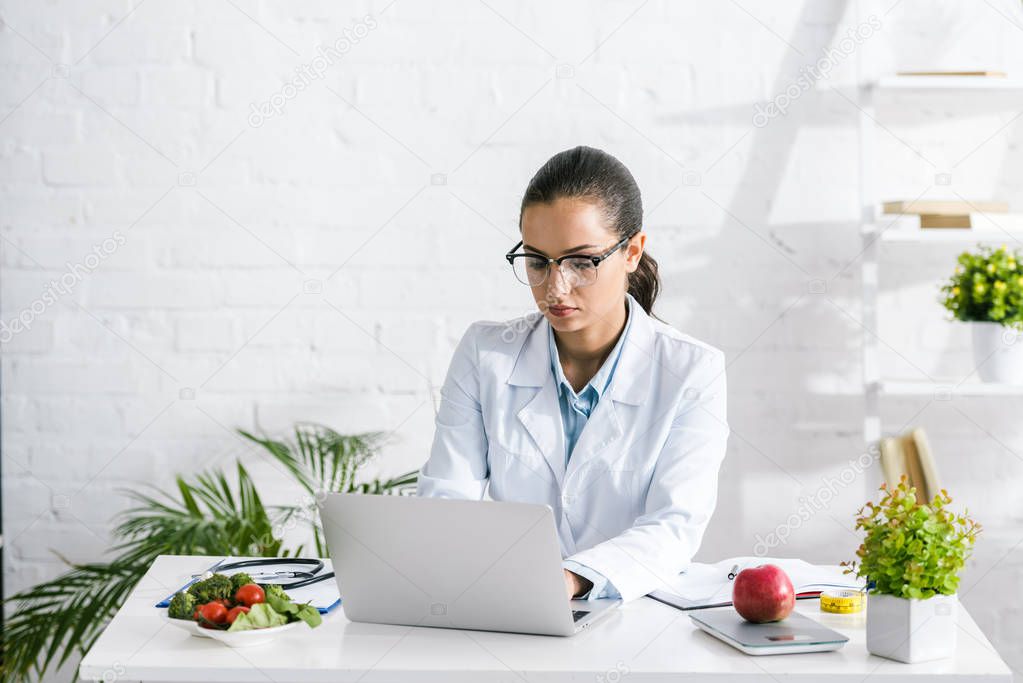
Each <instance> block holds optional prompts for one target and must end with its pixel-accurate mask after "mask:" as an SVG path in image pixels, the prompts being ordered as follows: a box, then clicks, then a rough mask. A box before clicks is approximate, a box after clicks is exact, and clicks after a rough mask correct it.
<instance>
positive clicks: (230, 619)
mask: <svg viewBox="0 0 1023 683" xmlns="http://www.w3.org/2000/svg"><path fill="white" fill-rule="evenodd" d="M248 611H249V608H248V607H246V606H245V605H238V606H237V607H232V608H231V609H229V610H228V611H227V623H229V624H233V623H234V620H235V619H237V618H238V615H239V614H244V613H245V612H248Z"/></svg>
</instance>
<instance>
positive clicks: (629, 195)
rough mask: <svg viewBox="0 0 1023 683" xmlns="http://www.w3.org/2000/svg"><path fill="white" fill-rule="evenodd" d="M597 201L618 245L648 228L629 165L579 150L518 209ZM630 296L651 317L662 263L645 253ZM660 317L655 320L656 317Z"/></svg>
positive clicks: (537, 179)
mask: <svg viewBox="0 0 1023 683" xmlns="http://www.w3.org/2000/svg"><path fill="white" fill-rule="evenodd" d="M562 198H567V199H592V200H593V201H595V202H597V203H598V204H599V205H600V207H601V210H602V211H603V213H604V217H605V219H606V220H607V222H608V225H610V226H611V229H612V230H613V231H614V232H615V233H616V234H617V235H618V238H619V239H625V238H626V237H632V236H633V235H635V234H636V233H637V232H639V231H640V230H641V229H642V228H643V200H642V198H641V197H640V193H639V186H638V185H637V184H636V179H635V178H633V177H632V174H631V173H629V169H627V168H626V167H625V164H623V163H622V162H620V161H618V159H616V158H614V157H613V156H611V155H610V154H608V153H607V152H605V151H603V150H600V149H594V148H593V147H585V146H583V145H580V146H578V147H574V148H572V149H568V150H565V151H564V152H559V153H557V154H555V155H554V156H552V157H551V158H550V159H548V160H547V163H545V164H544V165H543V166H541V167H540V170H539V171H537V172H536V175H534V176H533V178H532V180H530V181H529V186H528V187H526V193H525V194H524V195H523V196H522V206H521V208H520V209H519V229H520V230H521V229H522V214H523V213H524V212H525V210H526V208H527V207H528V206H530V205H532V204H550V203H551V202H553V201H554V200H556V199H562ZM628 284H629V293H630V294H632V296H633V297H635V299H636V301H638V302H639V304H640V305H641V306H642V307H643V310H644V311H646V312H647V313H648V314H649V315H653V307H654V300H655V299H656V298H657V293H658V292H659V291H660V289H661V280H660V278H659V277H658V275H657V261H655V260H654V258H653V256H651V255H650V253H649V252H647V251H646V250H645V249H644V250H643V255H642V256H641V257H640V259H639V266H638V267H637V268H636V270H635V272H632V273H629V281H628ZM655 317H656V316H655Z"/></svg>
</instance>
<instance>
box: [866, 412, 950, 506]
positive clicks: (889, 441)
mask: <svg viewBox="0 0 1023 683" xmlns="http://www.w3.org/2000/svg"><path fill="white" fill-rule="evenodd" d="M880 451H881V471H882V473H883V474H884V480H885V482H886V483H887V484H888V487H889V488H892V487H894V486H896V485H898V483H899V480H900V479H901V478H902V475H906V479H907V480H908V481H907V483H908V484H909V485H910V486H915V487H916V490H917V493H918V494H920V495H919V496H918V498H920V499H922V500H924V501H930V500H932V499H933V498H934V496H935V495H936V494H937V493H938V492H940V491H941V484H940V481H939V479H938V466H937V463H936V462H935V460H934V452H933V451H932V450H931V445H930V442H929V441H928V439H927V434H926V433H925V432H924V430H923V428H922V427H916V428H914V429H912V430H910V431H909V432H906V433H905V434H901V435H899V436H889V437H885V438H883V439H881V442H880Z"/></svg>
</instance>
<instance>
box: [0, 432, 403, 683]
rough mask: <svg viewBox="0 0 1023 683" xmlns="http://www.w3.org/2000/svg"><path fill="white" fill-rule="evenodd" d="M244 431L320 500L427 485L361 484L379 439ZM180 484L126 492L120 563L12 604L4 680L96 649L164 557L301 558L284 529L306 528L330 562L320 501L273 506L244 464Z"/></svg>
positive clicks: (79, 572)
mask: <svg viewBox="0 0 1023 683" xmlns="http://www.w3.org/2000/svg"><path fill="white" fill-rule="evenodd" d="M240 433H241V434H242V435H243V436H244V437H245V438H246V439H249V440H250V441H252V442H253V443H256V444H258V445H260V446H262V447H263V448H264V449H265V452H267V453H269V454H270V455H271V456H272V460H273V462H275V463H277V464H279V465H282V466H283V469H284V471H286V472H287V473H288V474H289V475H291V476H292V477H293V479H294V480H295V481H296V482H298V484H299V485H300V486H301V487H302V488H303V489H304V490H306V491H307V492H308V493H310V494H312V496H313V497H314V498H317V497H319V496H321V495H322V494H323V493H328V492H343V493H353V492H362V493H373V494H385V493H388V494H389V493H405V492H406V491H407V490H408V489H409V488H410V487H413V486H414V485H415V483H416V481H417V478H418V473H417V472H415V471H412V472H407V473H405V474H402V475H400V476H398V477H395V478H393V479H387V480H385V481H380V480H378V479H371V480H368V481H361V480H360V479H359V477H358V471H359V469H360V468H361V467H362V466H363V465H365V464H366V463H367V462H368V461H369V460H370V459H371V458H372V457H373V456H374V455H375V454H376V452H377V450H378V449H379V446H380V445H381V444H382V441H383V439H382V435H381V434H380V433H379V432H372V433H366V434H357V435H342V434H338V433H337V432H335V431H334V430H332V429H329V428H327V427H324V426H322V425H317V424H312V423H300V424H298V425H296V426H295V429H294V434H293V436H292V437H291V438H290V439H288V440H283V441H276V440H271V439H268V438H265V437H255V436H253V435H251V434H249V433H247V432H240ZM175 483H176V486H175V488H174V489H173V490H172V491H171V492H164V491H161V490H159V489H152V490H150V491H147V492H138V491H126V492H125V495H127V496H128V497H129V498H131V499H132V500H133V501H134V506H133V507H131V508H130V509H128V510H126V511H125V512H124V513H122V515H121V517H120V519H119V522H118V524H117V526H116V527H115V529H114V532H113V534H114V537H115V538H116V539H117V543H116V545H115V546H114V547H113V548H112V549H111V551H110V552H111V554H112V555H113V556H114V558H113V559H112V560H111V561H110V562H106V563H103V562H97V563H90V564H75V563H71V562H67V564H68V565H69V567H70V571H68V572H67V573H65V574H63V575H61V576H58V577H57V578H55V579H53V580H51V581H46V582H44V583H41V584H39V585H37V586H34V587H32V588H29V589H28V590H25V591H23V592H21V593H18V594H16V595H13V596H11V597H10V598H8V599H7V600H6V601H5V603H4V606H5V607H6V606H12V607H13V608H14V611H13V614H11V616H10V617H9V618H8V619H7V621H6V623H5V624H4V629H3V635H2V638H3V642H2V645H3V661H2V663H0V680H3V681H20V680H37V679H40V678H42V677H43V675H44V674H45V673H46V672H47V671H48V670H52V669H59V668H60V667H62V666H63V665H65V664H66V663H68V662H69V661H70V660H71V658H72V656H73V655H79V656H81V655H84V654H85V653H86V652H88V650H89V648H91V647H92V645H93V643H95V642H96V639H97V638H98V637H99V635H100V633H102V631H103V628H104V627H105V626H106V623H107V622H108V621H109V619H110V618H111V617H112V616H113V615H114V613H115V612H116V611H117V609H118V608H119V607H120V606H121V605H122V604H123V603H124V601H125V599H126V598H127V597H128V594H129V593H130V592H131V590H132V589H133V588H134V587H135V584H137V583H138V582H139V579H141V578H142V576H143V575H144V574H145V573H146V571H147V570H148V569H149V567H150V565H152V563H153V561H154V560H155V559H156V558H157V556H159V555H214V556H227V555H234V556H250V555H251V556H258V557H288V556H295V555H299V554H301V553H302V552H303V546H302V545H298V546H295V547H291V548H286V547H284V546H283V542H282V540H281V538H280V536H281V534H280V533H277V532H278V531H279V530H280V529H281V528H282V527H287V526H294V525H296V524H300V525H308V527H309V528H310V529H311V531H312V534H313V537H314V541H315V546H316V548H315V550H316V554H317V556H319V557H324V556H326V548H325V546H324V544H323V542H322V533H321V531H320V529H319V526H318V524H319V522H318V518H317V517H316V515H315V514H313V513H311V511H314V510H315V503H316V501H315V500H311V501H307V502H303V503H301V504H296V505H290V506H268V505H265V504H264V503H263V501H262V499H261V498H260V496H259V492H258V491H257V489H256V485H255V483H254V482H253V481H252V478H251V477H250V475H249V473H248V471H247V470H246V469H245V467H244V466H243V465H242V464H241V462H240V461H236V462H235V466H234V476H233V477H229V476H228V475H227V474H226V473H224V472H222V471H219V470H212V471H207V472H203V473H199V474H196V475H194V476H192V477H188V478H186V477H182V476H179V477H177V479H176V482H175ZM65 561H66V560H65Z"/></svg>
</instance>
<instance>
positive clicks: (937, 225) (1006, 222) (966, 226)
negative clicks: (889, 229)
mask: <svg viewBox="0 0 1023 683" xmlns="http://www.w3.org/2000/svg"><path fill="white" fill-rule="evenodd" d="M905 218H906V219H907V220H906V223H905V224H901V223H900V227H899V228H898V230H914V229H915V227H910V226H911V223H910V221H915V218H916V217H915V216H913V215H908V216H905ZM919 218H920V221H919V228H920V229H921V230H970V231H974V232H978V233H991V234H992V235H994V236H995V237H997V236H999V235H1001V236H1005V237H1008V235H1006V233H1023V213H979V212H976V211H975V212H971V213H967V214H963V215H962V216H933V215H928V214H924V215H921V216H920V217H919Z"/></svg>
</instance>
